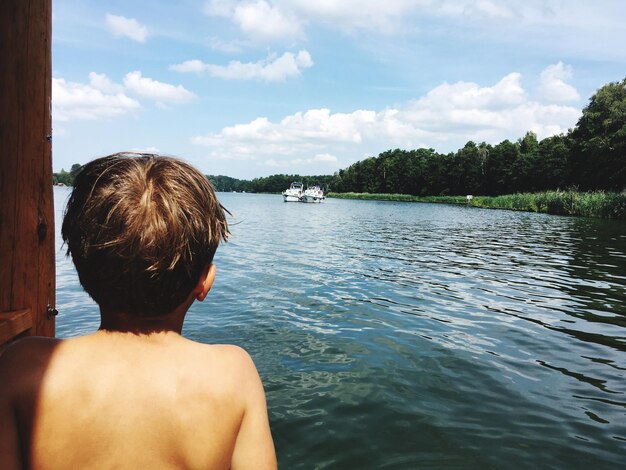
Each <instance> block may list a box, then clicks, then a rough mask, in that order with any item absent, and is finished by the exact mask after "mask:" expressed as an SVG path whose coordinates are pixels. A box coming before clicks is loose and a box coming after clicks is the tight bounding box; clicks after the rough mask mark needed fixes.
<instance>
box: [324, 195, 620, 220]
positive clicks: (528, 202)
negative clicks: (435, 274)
mask: <svg viewBox="0 0 626 470" xmlns="http://www.w3.org/2000/svg"><path fill="white" fill-rule="evenodd" d="M327 196H328V197H337V198H342V199H367V200H378V201H403V202H439V203H446V204H468V205H470V206H472V207H483V208H492V209H509V210H515V211H527V212H543V213H547V214H557V215H573V216H582V217H599V218H604V219H622V220H626V193H608V192H604V191H595V192H587V193H583V192H578V191H546V192H541V193H520V194H508V195H503V196H494V197H490V196H474V198H473V199H472V200H471V201H469V202H468V201H467V199H466V197H465V196H427V197H419V196H412V195H410V194H370V193H328V194H327Z"/></svg>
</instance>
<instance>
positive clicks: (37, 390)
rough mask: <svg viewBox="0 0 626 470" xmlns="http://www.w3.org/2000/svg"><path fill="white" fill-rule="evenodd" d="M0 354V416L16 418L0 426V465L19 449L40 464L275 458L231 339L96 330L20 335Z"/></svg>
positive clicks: (257, 393)
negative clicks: (216, 341) (66, 336)
mask: <svg viewBox="0 0 626 470" xmlns="http://www.w3.org/2000/svg"><path fill="white" fill-rule="evenodd" d="M0 363H1V365H0V380H1V381H2V382H4V383H3V387H2V391H0V416H4V417H6V416H7V414H13V416H14V417H15V418H16V422H15V426H14V429H2V438H3V441H4V444H0V449H1V450H2V452H1V453H2V454H4V455H2V456H1V457H2V459H1V460H2V461H3V462H4V464H3V465H2V466H1V467H2V468H5V466H7V465H8V467H6V468H11V466H10V462H11V460H13V462H14V463H16V464H17V465H19V463H18V461H17V460H14V459H17V458H19V454H21V455H22V458H23V459H24V460H30V462H29V464H30V465H29V466H30V467H32V468H42V469H54V468H198V469H206V468H229V467H231V466H232V468H241V467H249V468H268V467H270V468H271V467H274V466H275V465H276V464H275V456H274V449H273V445H272V441H271V435H270V431H269V426H268V424H267V413H266V408H265V406H266V405H265V397H264V394H263V388H262V385H261V382H260V379H259V377H258V374H257V372H256V369H255V367H254V364H253V363H252V360H251V359H250V357H249V356H248V354H247V353H246V352H245V351H243V350H242V349H240V348H237V347H234V346H208V345H202V344H198V343H194V342H192V341H188V340H185V339H184V338H182V337H181V336H179V335H178V334H176V333H173V332H163V333H156V334H153V335H135V334H132V333H111V332H105V331H99V332H97V333H94V334H92V335H88V336H84V337H81V338H76V339H70V340H64V341H58V340H50V339H27V340H24V341H22V342H21V344H19V343H18V344H17V345H15V346H13V347H12V348H10V349H9V350H8V351H7V353H6V357H3V358H2V361H0ZM1 421H2V422H5V421H4V420H1ZM31 425H32V426H31ZM18 432H19V434H21V439H22V442H21V444H20V443H19V437H18ZM29 435H30V438H29ZM11 437H14V438H15V439H16V441H15V442H16V443H17V445H14V448H13V449H11V448H7V446H8V445H9V444H8V443H10V442H11V441H12V439H11ZM24 441H30V442H31V443H32V444H31V445H29V443H28V442H24ZM18 446H19V447H21V450H20V449H19V448H18ZM11 453H13V456H11V455H10V454H11ZM12 457H13V458H12ZM22 464H23V465H24V466H26V465H27V464H28V462H27V461H23V462H22ZM17 465H16V466H17Z"/></svg>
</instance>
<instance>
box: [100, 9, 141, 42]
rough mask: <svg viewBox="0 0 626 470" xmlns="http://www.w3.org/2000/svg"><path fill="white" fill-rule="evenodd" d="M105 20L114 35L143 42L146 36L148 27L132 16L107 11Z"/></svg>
mask: <svg viewBox="0 0 626 470" xmlns="http://www.w3.org/2000/svg"><path fill="white" fill-rule="evenodd" d="M105 22H106V25H107V28H108V29H109V31H111V32H112V33H113V34H114V35H115V36H123V37H127V38H130V39H132V40H133V41H137V42H145V41H146V39H147V37H148V28H146V27H145V26H144V25H142V24H141V23H139V22H138V21H137V20H135V19H133V18H126V17H124V16H117V15H111V14H110V13H107V14H106V17H105Z"/></svg>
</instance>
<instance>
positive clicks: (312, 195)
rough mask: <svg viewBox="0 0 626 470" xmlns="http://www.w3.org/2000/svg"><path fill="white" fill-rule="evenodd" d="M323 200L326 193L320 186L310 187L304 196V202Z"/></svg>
mask: <svg viewBox="0 0 626 470" xmlns="http://www.w3.org/2000/svg"><path fill="white" fill-rule="evenodd" d="M323 200H324V191H322V188H320V187H319V186H309V187H308V188H307V189H306V191H304V195H303V196H302V202H322V201H323Z"/></svg>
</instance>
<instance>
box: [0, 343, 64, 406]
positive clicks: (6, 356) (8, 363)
mask: <svg viewBox="0 0 626 470" xmlns="http://www.w3.org/2000/svg"><path fill="white" fill-rule="evenodd" d="M61 342H62V340H59V339H55V338H42V337H35V336H33V337H27V338H22V339H19V340H17V341H15V342H13V343H11V344H9V345H8V346H7V348H6V349H5V350H4V351H3V352H2V354H0V383H2V384H7V385H10V386H5V387H1V388H0V393H2V394H7V393H16V394H17V393H19V392H20V391H22V389H21V387H23V386H28V385H31V384H30V382H31V381H32V379H33V378H35V377H37V376H38V375H39V374H43V372H45V368H46V366H47V364H48V362H49V360H50V358H51V356H52V354H53V352H54V350H55V349H56V348H57V346H58V345H59V344H60V343H61Z"/></svg>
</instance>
